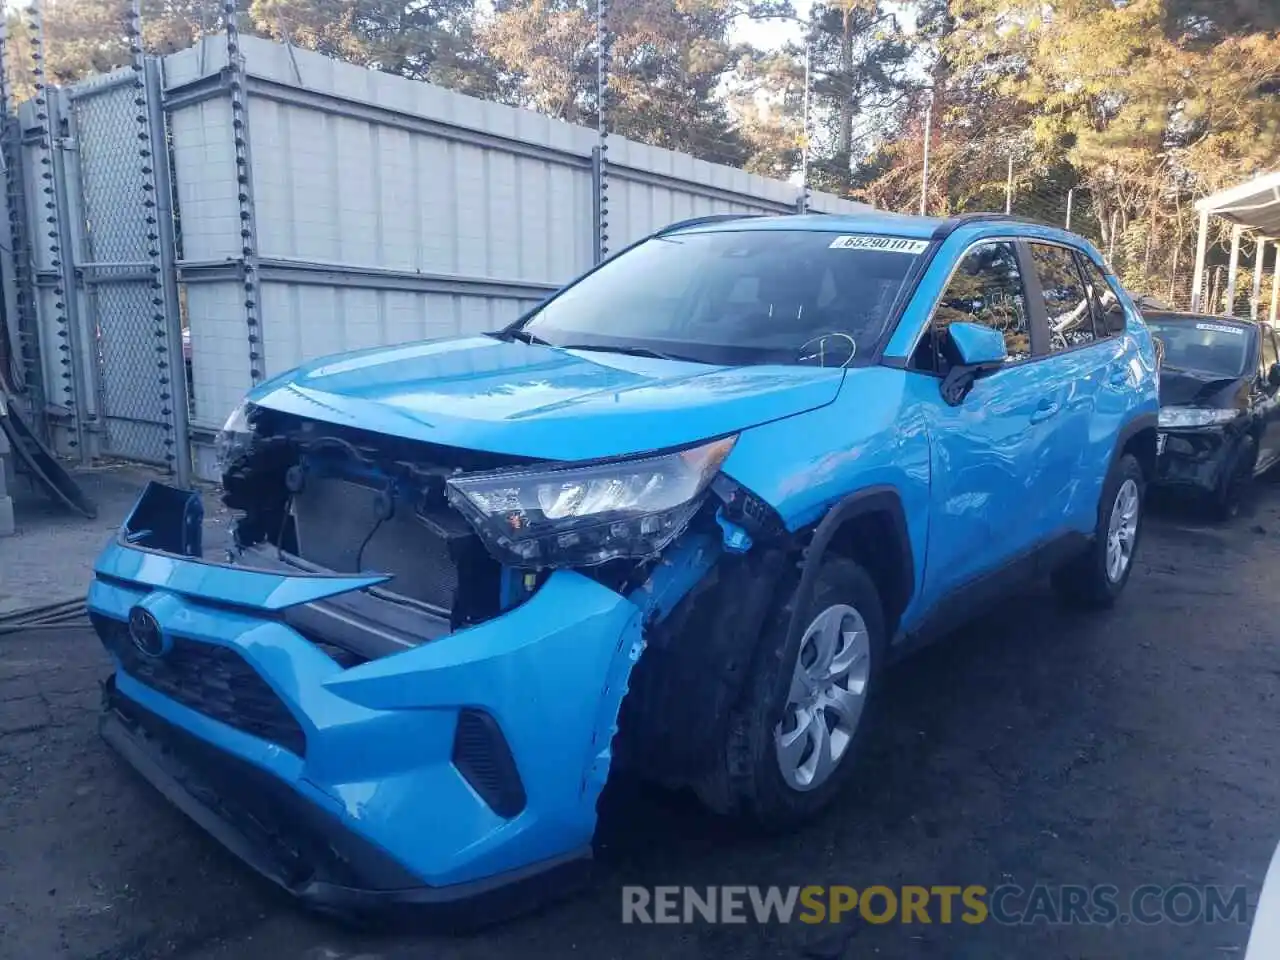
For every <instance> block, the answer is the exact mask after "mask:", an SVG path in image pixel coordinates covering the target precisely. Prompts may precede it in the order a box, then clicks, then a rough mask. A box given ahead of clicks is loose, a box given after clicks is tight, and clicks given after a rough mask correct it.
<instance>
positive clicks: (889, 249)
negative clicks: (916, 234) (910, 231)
mask: <svg viewBox="0 0 1280 960" xmlns="http://www.w3.org/2000/svg"><path fill="white" fill-rule="evenodd" d="M828 249H830V250H879V251H880V252H881V253H910V254H921V253H924V252H925V251H926V250H928V249H929V241H928V240H909V239H908V238H906V237H872V236H855V237H836V238H835V239H834V240H832V241H831V246H830V247H829V248H828Z"/></svg>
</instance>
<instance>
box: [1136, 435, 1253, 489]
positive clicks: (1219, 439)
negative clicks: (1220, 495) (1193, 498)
mask: <svg viewBox="0 0 1280 960" xmlns="http://www.w3.org/2000/svg"><path fill="white" fill-rule="evenodd" d="M1162 434H1163V437H1162V439H1161V440H1160V453H1159V456H1158V458H1157V461H1156V483H1157V484H1158V485H1160V486H1162V487H1167V488H1171V489H1183V490H1188V491H1199V492H1203V493H1213V492H1214V491H1215V490H1216V489H1217V488H1218V484H1219V483H1220V482H1221V480H1222V477H1223V475H1224V473H1225V472H1226V471H1228V470H1229V469H1230V468H1231V467H1232V465H1233V462H1234V459H1235V456H1236V454H1237V452H1238V449H1239V439H1240V431H1239V430H1236V429H1232V428H1230V427H1228V426H1218V425H1214V426H1205V427H1194V428H1179V429H1170V430H1165V431H1162Z"/></svg>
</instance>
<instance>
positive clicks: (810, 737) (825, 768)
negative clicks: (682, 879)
mask: <svg viewBox="0 0 1280 960" xmlns="http://www.w3.org/2000/svg"><path fill="white" fill-rule="evenodd" d="M821 564H822V566H821V567H820V568H819V570H818V573H817V579H816V582H815V586H814V591H813V597H812V599H811V600H810V601H809V602H808V603H807V604H806V605H805V609H804V610H802V611H800V622H801V623H803V624H804V625H805V626H804V629H803V630H802V631H801V632H800V635H799V636H798V637H796V638H795V639H794V640H792V639H791V637H790V631H789V625H790V622H791V615H792V612H793V610H794V606H795V603H796V600H797V597H796V593H795V591H793V592H792V595H791V598H790V600H789V601H788V602H787V603H786V604H785V605H784V606H783V607H782V608H781V609H780V610H779V611H778V613H777V615H776V616H775V617H774V618H773V620H772V622H771V623H770V624H769V625H768V626H767V627H766V629H765V632H764V634H763V635H762V636H761V638H760V647H759V649H758V652H757V657H756V660H755V663H754V665H753V667H752V672H751V676H750V677H749V678H748V682H747V685H746V689H745V691H744V697H743V702H742V704H740V706H739V707H738V708H737V709H735V711H734V713H733V715H732V716H731V717H730V721H729V731H728V736H727V738H726V743H725V744H724V749H723V753H722V755H721V757H720V758H719V761H718V763H717V765H716V769H715V770H714V771H713V773H712V776H711V777H709V778H708V780H707V781H706V782H705V783H703V784H702V785H700V787H699V791H698V792H699V794H700V795H701V796H702V797H703V799H704V801H706V802H707V803H708V805H709V806H711V807H712V808H713V809H715V810H717V811H718V812H721V813H727V814H730V815H735V816H738V817H741V818H743V819H745V820H747V821H749V822H751V823H753V824H754V825H756V826H757V827H760V828H762V829H765V830H770V831H773V830H783V829H789V828H792V827H794V826H797V825H798V824H800V823H801V822H803V821H804V820H805V819H806V818H808V817H810V816H812V815H813V814H814V813H816V812H817V811H818V810H819V809H820V808H821V807H823V806H825V805H826V804H827V803H828V802H830V801H831V799H832V798H833V797H834V796H835V795H836V793H837V792H838V791H839V790H840V788H841V786H842V785H843V784H844V783H845V782H846V780H847V778H848V776H849V774H850V772H851V771H852V769H853V767H854V759H855V756H856V754H857V751H858V747H859V746H860V744H861V742H862V741H863V740H864V739H865V736H866V730H867V726H868V716H869V713H870V710H871V707H872V705H873V703H874V701H875V695H876V691H877V688H878V686H879V682H880V673H881V670H882V669H883V667H884V659H885V650H886V646H887V637H886V635H885V624H884V613H883V609H882V607H881V603H880V594H879V591H878V590H877V589H876V585H875V581H873V580H872V579H871V576H870V575H869V574H868V573H867V572H866V571H865V570H864V569H863V568H862V567H861V566H859V565H858V564H856V563H854V562H853V561H852V560H848V559H845V558H844V557H836V556H830V557H826V558H824V559H823V560H822V561H821Z"/></svg>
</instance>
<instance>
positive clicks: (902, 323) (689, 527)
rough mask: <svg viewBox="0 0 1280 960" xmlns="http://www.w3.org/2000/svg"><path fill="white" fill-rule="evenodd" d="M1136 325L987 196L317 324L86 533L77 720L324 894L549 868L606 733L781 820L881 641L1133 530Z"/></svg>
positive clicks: (812, 777) (271, 872) (1144, 474)
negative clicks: (202, 476) (453, 323)
mask: <svg viewBox="0 0 1280 960" xmlns="http://www.w3.org/2000/svg"><path fill="white" fill-rule="evenodd" d="M1156 384H1157V363H1156V356H1155V352H1154V349H1153V345H1152V341H1151V338H1150V337H1149V335H1148V333H1147V331H1146V328H1145V327H1144V326H1143V323H1142V321H1141V319H1140V317H1139V315H1138V312H1137V310H1136V309H1135V307H1134V305H1133V303H1132V302H1131V300H1130V299H1129V297H1128V295H1127V294H1126V293H1125V291H1124V290H1123V289H1122V288H1121V286H1120V284H1119V283H1118V282H1117V281H1116V279H1115V277H1113V276H1111V275H1110V274H1109V273H1108V272H1107V269H1106V267H1105V266H1104V264H1103V261H1102V258H1101V257H1100V256H1099V255H1098V253H1097V251H1096V250H1095V249H1094V248H1093V247H1092V246H1090V245H1089V244H1088V243H1087V242H1085V241H1083V240H1081V239H1080V238H1078V237H1076V236H1073V235H1071V234H1069V233H1065V232H1063V231H1061V230H1056V229H1052V228H1049V227H1044V226H1038V225H1034V224H1030V223H1024V222H1020V221H1017V220H1013V219H1009V218H1004V217H996V216H975V217H964V218H959V219H952V220H945V221H943V220H930V219H919V218H911V217H897V216H892V215H885V214H878V213H877V214H873V213H868V214H866V215H857V216H840V217H833V216H794V217H775V218H747V217H737V218H732V217H730V218H726V217H710V218H703V219H701V220H697V221H690V222H685V223H681V224H677V225H674V226H672V227H669V228H667V229H665V230H662V231H660V232H659V233H657V234H655V235H653V236H651V237H648V238H646V239H644V240H643V241H641V242H639V243H636V244H634V245H633V246H631V247H630V248H628V249H627V250H625V251H623V252H622V253H620V254H618V255H617V256H615V257H613V258H612V259H610V260H608V261H607V262H605V263H604V264H602V265H600V266H599V267H597V268H596V269H595V270H593V271H591V272H590V273H588V274H587V275H585V276H584V277H582V278H581V279H579V280H577V281H575V282H574V283H572V284H570V285H569V286H567V287H566V288H565V289H563V290H562V291H560V292H559V293H558V294H556V295H554V296H553V297H551V298H550V299H549V300H548V301H546V302H545V303H543V304H541V305H540V306H538V307H537V308H536V309H534V310H532V311H531V312H530V313H528V314H527V315H525V316H524V317H522V318H520V319H519V320H518V321H516V322H515V323H513V324H511V325H510V326H509V327H507V328H506V329H503V330H501V331H498V332H494V333H490V334H485V335H477V336H468V337H461V338H456V339H447V340H437V341H432V342H426V343H413V344H406V345H403V346H396V347H391V348H386V349H376V350H369V351H364V352H359V353H353V354H348V355H344V356H339V357H332V358H328V359H324V360H319V361H316V362H314V363H310V364H308V365H306V366H304V367H301V368H299V369H297V370H294V371H292V372H290V373H286V374H283V375H281V376H278V377H276V378H275V379H273V380H271V381H270V382H268V383H265V384H263V385H262V386H260V387H258V388H257V389H255V390H254V391H253V392H252V393H251V394H250V395H249V397H248V398H247V399H246V401H245V402H244V404H243V405H242V406H241V407H240V408H239V409H237V410H236V411H235V412H234V413H233V414H232V416H231V417H230V419H229V420H228V421H227V424H226V428H225V430H224V431H223V432H222V434H221V436H220V438H219V447H220V455H221V458H222V463H223V468H224V476H223V488H224V502H225V503H226V504H227V505H228V506H229V507H230V508H232V509H233V510H235V511H236V512H237V515H238V519H237V521H236V524H235V531H234V544H233V545H232V547H231V549H230V550H229V551H227V555H225V556H210V553H211V551H208V550H206V549H205V545H204V544H203V543H202V537H201V528H202V520H201V503H200V499H199V497H198V496H197V495H195V494H192V493H189V492H186V491H180V490H176V489H174V488H171V487H167V486H163V485H159V484H153V485H152V486H150V487H149V488H148V489H147V490H146V491H145V492H144V493H143V495H142V497H141V498H140V500H139V502H138V503H137V505H136V506H135V508H134V510H133V512H132V514H131V515H130V516H129V518H128V519H127V520H126V522H125V524H124V525H123V527H122V529H121V531H120V534H119V536H118V537H116V538H115V539H114V541H113V542H112V543H110V544H109V545H108V546H107V547H106V549H105V550H104V552H103V553H102V555H101V557H100V558H99V559H98V561H97V565H96V570H95V577H94V580H93V583H92V586H91V588H90V591H89V608H90V611H91V614H92V617H93V620H94V624H95V626H96V628H97V631H98V633H99V634H100V636H101V639H102V641H103V643H104V644H105V645H106V647H107V649H108V650H109V651H110V653H111V655H112V657H113V659H114V663H115V671H114V675H113V676H112V677H111V678H110V680H109V681H108V683H107V684H106V688H105V701H106V702H105V706H106V709H105V712H104V719H103V727H102V729H103V733H104V736H105V737H106V738H107V740H108V741H109V742H110V743H111V744H112V745H113V746H114V747H116V748H117V749H118V750H119V752H120V753H122V754H123V755H124V757H125V758H126V759H127V760H128V761H129V762H130V763H131V764H133V765H134V766H135V767H137V769H138V770H140V771H141V772H142V773H143V774H144V776H145V777H146V778H148V779H149V780H151V781H152V782H153V783H154V784H155V785H156V786H157V787H159V788H160V789H161V790H162V791H163V792H164V793H165V794H166V795H168V796H169V797H170V799H171V800H173V802H175V803H176V804H177V805H178V806H179V807H181V808H182V809H183V810H184V811H186V812H187V813H188V814H189V815H190V816H191V817H192V818H193V819H195V820H196V821H197V822H198V823H199V824H200V825H201V826H203V827H204V828H206V829H207V830H208V831H210V832H211V833H213V834H214V835H215V836H216V837H218V838H219V839H220V840H221V841H222V842H223V843H224V844H225V845H226V846H228V847H229V848H230V849H231V850H232V851H234V852H235V853H237V854H238V855H239V856H240V857H241V858H242V859H244V860H245V861H247V862H248V864H249V865H250V866H252V867H254V868H255V869H257V870H258V871H260V872H261V873H263V874H265V875H266V876H267V877H269V878H271V879H273V880H275V881H276V882H277V883H279V884H280V885H281V886H283V887H285V888H286V889H287V890H289V891H290V892H292V893H294V894H295V895H297V896H299V897H301V898H303V899H304V900H305V901H307V902H308V903H310V904H312V905H313V906H316V907H319V908H321V909H324V910H330V911H355V912H363V911H365V910H370V909H376V908H381V907H391V906H396V907H402V906H411V907H422V908H425V907H433V906H434V907H440V908H443V909H444V910H445V912H446V915H447V916H448V917H450V918H454V919H458V918H463V917H469V916H476V917H483V916H491V915H496V914H499V913H501V912H504V911H506V910H510V909H514V908H515V907H517V906H518V905H519V904H520V903H521V902H522V899H523V898H525V897H526V896H528V895H532V896H534V897H539V896H545V895H547V894H548V893H549V892H551V891H553V890H555V889H557V887H558V885H559V884H560V883H562V882H569V881H572V880H574V879H577V878H578V877H579V876H580V873H581V869H582V867H583V865H584V863H585V861H586V860H587V859H588V858H589V856H590V851H591V841H592V836H593V833H594V830H595V825H596V805H597V800H598V799H599V797H600V793H601V790H602V788H603V787H604V785H605V783H606V781H607V779H608V778H609V776H610V773H611V771H613V770H614V769H617V768H627V769H630V770H632V771H636V772H637V773H639V774H640V775H642V776H645V777H651V778H654V779H657V780H661V781H663V782H665V783H679V784H684V785H687V786H690V787H692V788H693V789H695V790H696V791H697V792H698V794H699V795H700V796H701V797H703V798H704V799H705V801H706V802H707V803H708V804H709V805H710V806H712V807H713V808H714V809H716V810H719V811H723V812H725V813H727V814H732V815H736V816H739V817H742V818H745V819H747V820H750V821H754V822H755V823H757V824H759V825H761V826H763V827H766V828H778V827H785V826H789V825H793V824H795V823H797V822H799V821H802V820H804V819H805V818H807V817H809V816H811V815H812V814H814V813H815V811H817V810H818V809H819V808H820V807H821V806H823V805H824V804H825V803H827V802H828V801H830V800H831V798H832V797H833V795H834V794H835V793H836V791H837V790H838V788H839V787H840V786H841V784H842V783H844V782H846V781H847V780H848V779H849V778H850V777H851V776H854V775H856V773H855V771H856V765H855V762H854V758H855V755H856V752H857V747H858V745H859V743H860V742H861V741H862V740H863V739H865V736H866V733H867V729H868V724H869V718H870V717H871V715H872V713H873V712H874V708H875V705H876V703H877V700H878V697H879V696H880V687H881V683H882V676H883V671H884V669H885V667H886V666H887V665H888V664H889V662H890V661H891V660H893V659H895V658H896V657H897V656H899V655H900V654H902V653H903V652H905V651H907V650H909V649H911V648H912V647H914V646H916V645H918V644H920V643H922V642H924V641H927V640H928V639H930V638H932V637H935V636H937V635H939V634H941V633H945V632H947V631H948V630H950V629H951V628H953V627H954V626H955V625H957V624H959V623H960V622H961V621H962V620H963V619H964V618H965V617H967V616H969V615H970V614H971V613H973V612H975V611H976V610H978V609H980V608H981V607H982V606H983V605H984V604H986V603H988V602H989V601H991V600H992V599H993V598H996V597H998V596H1000V595H1001V594H1003V593H1005V592H1006V591H1008V590H1009V589H1011V588H1012V587H1013V586H1015V585H1016V584H1017V583H1019V582H1020V581H1024V580H1025V579H1027V578H1029V577H1033V576H1036V575H1038V574H1042V573H1047V574H1049V575H1051V577H1052V580H1053V583H1054V584H1055V585H1056V586H1057V587H1058V588H1059V589H1060V591H1061V592H1062V593H1063V594H1064V595H1066V596H1067V597H1069V598H1072V599H1074V600H1076V601H1079V602H1081V603H1085V604H1089V605H1094V606H1105V605H1108V604H1110V603H1111V602H1113V601H1114V600H1115V599H1116V597H1117V595H1118V594H1119V593H1120V592H1121V590H1122V589H1123V588H1124V585H1125V582H1126V580H1127V579H1128V577H1129V575H1130V573H1131V572H1132V569H1133V562H1134V551H1135V550H1136V548H1137V545H1138V540H1139V534H1140V532H1141V523H1142V506H1143V496H1144V491H1145V484H1146V481H1147V480H1148V478H1150V477H1151V476H1152V473H1153V470H1154V465H1155V461H1156V426H1157V413H1158V403H1157V386H1156Z"/></svg>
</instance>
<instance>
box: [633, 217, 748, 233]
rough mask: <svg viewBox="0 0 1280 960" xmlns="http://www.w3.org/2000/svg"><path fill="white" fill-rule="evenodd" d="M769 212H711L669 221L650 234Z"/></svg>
mask: <svg viewBox="0 0 1280 960" xmlns="http://www.w3.org/2000/svg"><path fill="white" fill-rule="evenodd" d="M765 216H769V214H765V213H709V214H707V215H706V216H705V217H690V218H689V219H688V220H677V221H676V222H675V223H668V224H667V225H666V226H665V227H663V228H661V229H660V230H655V231H653V233H652V234H650V236H654V237H660V236H662V235H663V234H665V233H670V232H671V231H672V230H683V229H684V228H685V227H696V226H700V225H701V224H704V223H720V222H722V221H726V220H748V219H751V218H753V217H765Z"/></svg>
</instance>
